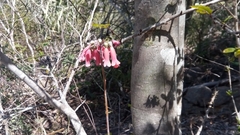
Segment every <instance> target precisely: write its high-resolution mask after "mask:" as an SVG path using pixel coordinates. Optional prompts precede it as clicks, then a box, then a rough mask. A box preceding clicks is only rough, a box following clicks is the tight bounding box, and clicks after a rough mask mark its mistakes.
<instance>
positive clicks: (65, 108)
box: [0, 51, 86, 135]
mask: <svg viewBox="0 0 240 135" xmlns="http://www.w3.org/2000/svg"><path fill="white" fill-rule="evenodd" d="M2 64H3V65H5V66H6V67H7V68H8V69H9V70H10V71H11V72H13V73H14V74H15V75H16V76H18V77H19V78H20V79H21V80H22V81H23V82H25V83H26V84H27V85H28V86H29V87H30V88H31V89H32V90H33V91H34V92H35V93H37V94H38V95H39V96H40V97H41V98H42V99H44V100H45V101H46V102H48V103H49V104H51V105H52V106H54V107H56V108H57V109H59V110H60V111H62V112H63V113H64V114H66V115H67V116H68V117H69V118H70V120H71V122H72V124H73V127H74V129H75V131H76V134H78V135H86V132H85V130H84V129H83V127H82V123H81V122H80V120H79V118H78V116H77V114H76V113H75V111H74V110H73V109H72V108H71V107H70V106H69V104H68V103H67V101H66V100H65V99H62V100H61V101H58V100H56V99H54V98H52V97H51V96H50V95H49V94H48V93H47V92H46V91H45V90H44V89H42V88H41V87H39V86H38V85H37V84H36V82H34V81H33V80H32V79H31V78H29V77H28V76H27V75H26V74H25V73H24V72H22V71H21V70H20V69H18V68H17V67H16V66H15V65H14V64H13V63H12V61H11V60H10V59H9V58H8V57H7V56H6V55H5V54H3V53H2V52H1V51H0V65H2Z"/></svg>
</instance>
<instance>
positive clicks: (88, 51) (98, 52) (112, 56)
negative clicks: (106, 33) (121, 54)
mask: <svg viewBox="0 0 240 135" xmlns="http://www.w3.org/2000/svg"><path fill="white" fill-rule="evenodd" d="M119 45H120V42H119V41H117V40H112V41H106V42H104V41H103V40H101V39H99V40H94V41H91V42H89V43H88V46H87V47H86V48H84V49H83V51H82V53H81V54H80V55H79V57H78V58H79V61H80V62H82V61H85V65H86V67H90V66H91V60H94V61H95V63H96V65H97V66H99V65H102V63H103V66H104V67H111V66H113V67H114V68H118V67H119V65H120V62H119V61H118V60H117V54H116V51H115V49H114V47H115V46H119Z"/></svg>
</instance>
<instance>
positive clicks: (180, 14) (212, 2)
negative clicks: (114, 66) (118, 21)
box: [121, 0, 223, 43]
mask: <svg viewBox="0 0 240 135" xmlns="http://www.w3.org/2000/svg"><path fill="white" fill-rule="evenodd" d="M221 1H223V0H212V1H210V2H207V3H204V4H202V5H205V6H207V5H211V4H214V3H218V2H221ZM193 11H195V9H193V8H190V9H188V10H185V11H182V12H180V13H177V14H175V15H172V16H171V17H169V18H166V19H164V20H162V21H160V22H157V23H155V24H153V25H151V26H149V27H146V28H144V29H142V30H139V33H135V34H133V35H130V36H128V37H126V38H123V39H122V40H121V43H123V42H125V41H127V40H130V39H132V38H134V37H136V36H139V35H142V34H143V33H145V32H148V31H150V30H152V29H155V28H156V27H159V26H161V25H163V24H166V23H167V22H169V21H171V20H173V19H175V18H177V17H180V16H182V15H184V14H187V13H190V12H193Z"/></svg>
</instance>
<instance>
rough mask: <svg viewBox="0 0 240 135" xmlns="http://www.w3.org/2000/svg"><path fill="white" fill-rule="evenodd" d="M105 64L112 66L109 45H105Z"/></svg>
mask: <svg viewBox="0 0 240 135" xmlns="http://www.w3.org/2000/svg"><path fill="white" fill-rule="evenodd" d="M103 66H104V67H106V66H107V67H111V62H110V55H109V50H108V47H105V46H104V47H103Z"/></svg>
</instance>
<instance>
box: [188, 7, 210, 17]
mask: <svg viewBox="0 0 240 135" xmlns="http://www.w3.org/2000/svg"><path fill="white" fill-rule="evenodd" d="M191 8H194V9H196V11H197V13H199V14H209V15H211V14H212V12H213V11H212V9H211V8H210V7H209V6H204V5H195V6H191Z"/></svg>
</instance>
